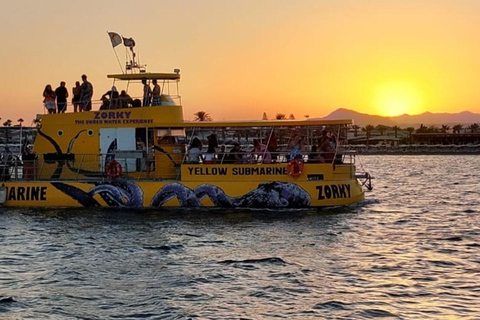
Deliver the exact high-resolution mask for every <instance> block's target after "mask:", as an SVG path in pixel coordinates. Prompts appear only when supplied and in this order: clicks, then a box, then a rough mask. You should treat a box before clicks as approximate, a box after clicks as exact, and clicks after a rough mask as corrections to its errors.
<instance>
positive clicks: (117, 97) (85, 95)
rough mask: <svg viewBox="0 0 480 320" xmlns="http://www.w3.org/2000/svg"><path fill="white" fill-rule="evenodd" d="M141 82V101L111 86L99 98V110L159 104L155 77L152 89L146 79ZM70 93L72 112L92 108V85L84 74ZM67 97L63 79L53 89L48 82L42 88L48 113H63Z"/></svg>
mask: <svg viewBox="0 0 480 320" xmlns="http://www.w3.org/2000/svg"><path fill="white" fill-rule="evenodd" d="M142 84H143V101H141V100H140V99H135V100H133V99H132V98H131V97H130V95H128V93H127V92H126V91H125V90H122V91H121V93H120V94H119V93H118V91H117V88H116V87H115V86H113V87H112V89H111V90H109V91H107V92H105V93H104V94H103V95H102V97H101V98H100V100H101V101H102V104H101V106H100V110H106V109H119V108H129V107H141V106H144V107H148V106H159V105H161V89H160V85H159V84H158V81H157V79H153V80H152V84H153V89H152V88H151V87H150V84H148V83H147V79H142ZM72 95H73V98H72V104H73V111H74V112H82V111H90V110H92V97H93V85H92V84H91V83H90V82H89V81H88V80H87V76H86V75H82V84H80V81H77V82H76V83H75V87H73V88H72ZM68 97H69V94H68V90H67V88H66V83H65V81H62V82H60V86H59V87H58V88H56V89H55V90H53V89H52V86H51V85H50V84H47V85H46V86H45V90H43V103H44V105H45V108H46V109H47V112H48V113H49V114H51V113H65V112H66V111H67V105H68V103H67V98H68Z"/></svg>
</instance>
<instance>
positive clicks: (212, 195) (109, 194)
mask: <svg viewBox="0 0 480 320" xmlns="http://www.w3.org/2000/svg"><path fill="white" fill-rule="evenodd" d="M52 185H53V186H54V187H55V188H57V189H58V190H60V191H61V192H63V193H65V194H67V195H69V196H70V197H72V199H75V200H76V201H77V202H79V203H80V204H81V205H83V206H85V207H100V206H102V205H101V204H100V203H99V202H98V201H97V200H96V199H95V197H94V196H95V195H99V196H100V197H101V198H102V199H103V200H104V201H105V203H106V204H107V205H108V206H110V207H131V208H141V207H143V206H144V205H143V202H144V197H143V190H142V189H141V188H140V187H139V186H138V185H137V184H136V183H135V182H134V181H128V180H126V181H121V182H99V183H95V186H94V187H93V188H91V189H90V190H88V191H83V190H82V189H80V188H77V187H75V186H72V185H69V184H67V183H62V182H52ZM205 197H208V198H209V199H210V201H211V202H212V203H213V204H214V205H215V206H217V207H226V208H234V207H243V208H304V207H308V206H310V200H311V199H310V195H309V194H308V192H306V191H305V190H304V189H303V188H301V187H300V186H298V185H297V184H295V183H288V182H265V183H261V184H259V185H258V187H257V188H256V189H255V190H252V191H250V192H248V193H246V194H244V195H242V196H238V197H230V196H228V195H227V194H225V192H224V191H223V190H222V189H221V188H219V187H217V186H213V185H208V184H202V185H200V186H198V187H196V188H195V189H191V188H188V187H186V186H184V185H182V184H181V183H171V184H167V185H165V186H163V187H162V188H161V189H160V190H158V191H157V193H156V194H155V195H154V196H153V198H152V200H151V202H150V203H149V204H148V205H147V207H161V206H163V205H164V204H165V203H167V202H168V201H169V200H171V199H174V198H176V199H177V200H178V202H179V204H180V206H182V207H201V206H203V204H202V200H203V199H204V198H205Z"/></svg>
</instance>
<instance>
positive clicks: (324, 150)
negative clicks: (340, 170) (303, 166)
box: [308, 130, 337, 163]
mask: <svg viewBox="0 0 480 320" xmlns="http://www.w3.org/2000/svg"><path fill="white" fill-rule="evenodd" d="M336 149H337V138H336V136H335V135H334V134H329V133H328V132H327V130H322V135H321V136H320V137H319V138H318V140H317V143H315V144H314V145H313V146H312V149H311V151H310V154H309V156H308V161H309V162H322V163H332V162H333V160H334V158H335V155H336Z"/></svg>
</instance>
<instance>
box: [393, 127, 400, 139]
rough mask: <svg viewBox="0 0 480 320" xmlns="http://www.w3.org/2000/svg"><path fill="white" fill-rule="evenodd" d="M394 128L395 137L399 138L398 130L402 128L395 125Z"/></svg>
mask: <svg viewBox="0 0 480 320" xmlns="http://www.w3.org/2000/svg"><path fill="white" fill-rule="evenodd" d="M392 129H393V130H395V138H398V130H400V129H401V128H400V127H399V126H393V127H392Z"/></svg>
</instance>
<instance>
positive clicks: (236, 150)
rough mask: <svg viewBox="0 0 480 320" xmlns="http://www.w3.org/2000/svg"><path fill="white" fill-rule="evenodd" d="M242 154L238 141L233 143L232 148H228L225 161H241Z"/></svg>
mask: <svg viewBox="0 0 480 320" xmlns="http://www.w3.org/2000/svg"><path fill="white" fill-rule="evenodd" d="M243 154H244V152H243V151H242V149H241V147H240V144H239V143H238V142H235V143H233V148H232V149H231V150H230V152H229V153H228V155H227V156H226V157H225V163H242V162H243Z"/></svg>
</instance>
